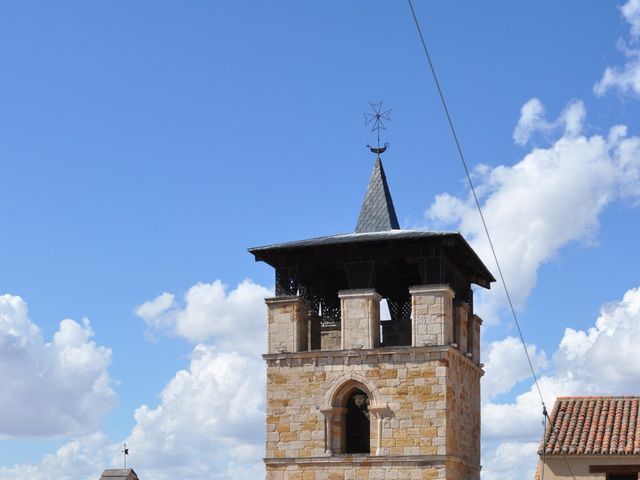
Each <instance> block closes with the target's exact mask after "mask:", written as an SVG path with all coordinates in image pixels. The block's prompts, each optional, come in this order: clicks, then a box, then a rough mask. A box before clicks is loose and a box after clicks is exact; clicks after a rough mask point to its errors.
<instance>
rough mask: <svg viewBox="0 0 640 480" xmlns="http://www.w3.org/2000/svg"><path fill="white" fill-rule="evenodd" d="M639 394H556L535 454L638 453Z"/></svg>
mask: <svg viewBox="0 0 640 480" xmlns="http://www.w3.org/2000/svg"><path fill="white" fill-rule="evenodd" d="M639 414H640V397H558V399H557V400H556V403H555V405H554V406H553V411H552V412H551V415H550V418H551V421H550V423H549V424H548V425H547V431H546V433H545V438H544V440H543V442H542V443H541V444H540V449H539V450H538V454H539V455H542V454H543V449H544V448H545V447H546V455H561V454H566V455H638V454H640V418H638V417H639Z"/></svg>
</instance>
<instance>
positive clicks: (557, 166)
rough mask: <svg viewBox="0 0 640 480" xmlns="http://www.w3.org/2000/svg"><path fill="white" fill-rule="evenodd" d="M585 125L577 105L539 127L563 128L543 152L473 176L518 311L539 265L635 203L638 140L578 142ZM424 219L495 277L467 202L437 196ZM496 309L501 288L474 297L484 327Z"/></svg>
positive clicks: (621, 136) (621, 134) (620, 133)
mask: <svg viewBox="0 0 640 480" xmlns="http://www.w3.org/2000/svg"><path fill="white" fill-rule="evenodd" d="M584 118H585V112H584V106H583V105H582V103H581V102H571V103H570V104H569V105H568V106H567V108H566V109H565V110H564V111H563V112H562V114H561V115H560V117H559V118H558V119H557V120H555V121H553V122H547V121H546V120H543V122H544V123H545V124H547V125H556V124H560V125H562V126H563V132H562V134H561V136H560V137H559V138H558V139H556V140H555V141H554V142H553V143H552V144H551V145H550V146H549V147H547V148H535V149H533V150H532V151H531V152H530V153H528V154H527V155H526V156H525V157H524V158H523V159H522V160H521V161H519V162H518V163H516V164H515V165H513V166H504V165H501V166H498V167H495V168H489V167H487V166H482V167H481V168H479V169H477V170H476V175H477V184H478V187H477V191H478V193H479V195H480V201H481V203H482V204H483V213H484V215H485V218H486V221H487V224H488V227H489V230H490V232H491V235H492V239H493V242H494V245H495V247H496V250H497V253H498V256H499V259H500V261H501V264H502V267H503V272H504V274H505V278H506V280H507V283H508V285H509V287H510V291H511V294H512V297H513V300H514V302H515V303H516V306H520V307H521V306H522V305H524V302H525V301H526V299H527V297H528V295H529V293H530V292H531V290H532V289H533V288H534V286H535V284H536V279H537V272H538V269H539V268H540V266H541V265H542V264H544V263H545V262H548V261H550V260H551V259H553V258H554V256H555V255H556V254H557V253H558V251H559V250H560V249H561V248H562V247H564V246H565V245H567V244H568V243H570V242H572V241H590V240H592V239H593V238H594V236H595V233H596V232H597V229H598V218H599V216H600V214H601V213H602V211H603V210H604V208H605V207H606V206H607V205H608V204H610V203H611V202H612V201H614V200H616V199H621V198H624V199H632V200H634V201H635V200H637V199H638V198H639V194H640V182H638V178H639V175H640V137H636V136H632V137H628V136H627V130H626V127H624V126H615V127H613V128H612V129H611V130H610V133H609V135H608V136H606V137H603V136H600V135H593V136H585V135H582V134H580V132H581V129H582V124H583V122H584ZM533 126H535V125H534V124H532V125H530V127H531V128H533ZM523 138H524V137H523ZM427 217H428V218H429V219H430V220H431V222H435V223H437V224H441V225H446V226H447V228H451V227H452V226H453V228H457V229H458V230H460V231H461V232H462V234H463V235H465V237H466V238H467V239H468V240H469V241H470V242H471V244H472V245H473V247H474V249H475V250H476V251H477V252H478V253H479V255H480V257H481V258H482V259H483V260H484V261H485V262H486V263H487V266H488V267H489V269H490V270H492V271H494V272H496V271H497V268H496V267H495V265H494V264H493V257H492V255H491V251H490V248H489V245H488V242H487V240H486V236H485V234H484V230H483V228H482V224H481V222H480V219H479V216H478V213H477V211H476V209H475V204H474V203H473V201H472V199H471V197H469V198H467V199H461V198H458V197H454V196H452V195H449V194H446V193H445V194H441V195H438V196H437V197H436V200H435V202H434V203H433V204H432V205H431V206H430V208H429V209H428V211H427ZM499 305H504V298H503V296H502V292H501V289H500V288H497V289H495V290H494V291H493V292H484V291H482V292H478V294H477V306H478V308H477V310H478V312H479V313H480V314H481V315H482V316H483V317H484V319H485V320H486V321H488V322H489V323H491V322H494V321H495V317H496V316H497V313H496V310H497V307H498V306H499Z"/></svg>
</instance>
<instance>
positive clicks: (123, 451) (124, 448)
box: [121, 442, 129, 470]
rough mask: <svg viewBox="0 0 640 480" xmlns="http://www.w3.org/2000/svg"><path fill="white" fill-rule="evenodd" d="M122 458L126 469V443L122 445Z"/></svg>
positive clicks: (127, 453)
mask: <svg viewBox="0 0 640 480" xmlns="http://www.w3.org/2000/svg"><path fill="white" fill-rule="evenodd" d="M121 453H122V458H123V459H124V469H125V470H126V469H127V455H129V448H128V447H127V442H124V444H122V452H121Z"/></svg>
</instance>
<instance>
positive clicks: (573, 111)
mask: <svg viewBox="0 0 640 480" xmlns="http://www.w3.org/2000/svg"><path fill="white" fill-rule="evenodd" d="M585 118H586V111H585V109H584V104H583V103H582V102H580V101H573V102H570V103H569V104H568V105H567V106H566V107H565V109H564V110H563V111H562V112H561V113H560V116H559V117H558V118H557V119H556V120H555V121H553V122H550V121H548V120H547V119H546V118H545V108H544V105H543V104H542V102H541V101H540V100H539V99H537V98H535V97H534V98H532V99H531V100H529V101H528V102H527V103H525V104H524V105H523V106H522V108H521V109H520V118H519V119H518V123H517V124H516V128H515V129H514V131H513V140H514V141H515V142H516V143H517V144H518V145H525V144H526V143H527V142H528V141H529V140H530V139H531V137H532V136H533V135H534V134H535V133H537V132H540V133H543V134H545V135H548V134H550V133H551V132H554V131H556V130H558V129H563V130H564V135H565V136H566V137H575V136H576V135H579V134H580V132H581V131H582V125H583V123H584V120H585Z"/></svg>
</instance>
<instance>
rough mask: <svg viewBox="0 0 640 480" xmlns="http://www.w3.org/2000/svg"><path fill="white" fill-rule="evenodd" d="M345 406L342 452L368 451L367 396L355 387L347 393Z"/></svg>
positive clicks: (368, 422) (369, 442)
mask: <svg viewBox="0 0 640 480" xmlns="http://www.w3.org/2000/svg"><path fill="white" fill-rule="evenodd" d="M345 408H346V412H345V420H344V428H345V432H344V440H345V446H344V447H345V448H344V453H369V452H370V450H371V441H370V437H369V432H370V429H371V427H370V425H371V424H370V414H369V397H368V396H367V394H366V393H364V392H363V391H362V390H360V389H359V388H356V389H354V390H353V391H352V392H351V394H350V395H349V397H348V400H347V404H346V406H345Z"/></svg>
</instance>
